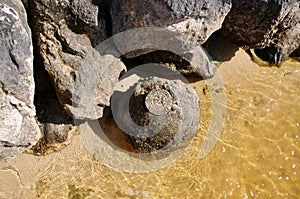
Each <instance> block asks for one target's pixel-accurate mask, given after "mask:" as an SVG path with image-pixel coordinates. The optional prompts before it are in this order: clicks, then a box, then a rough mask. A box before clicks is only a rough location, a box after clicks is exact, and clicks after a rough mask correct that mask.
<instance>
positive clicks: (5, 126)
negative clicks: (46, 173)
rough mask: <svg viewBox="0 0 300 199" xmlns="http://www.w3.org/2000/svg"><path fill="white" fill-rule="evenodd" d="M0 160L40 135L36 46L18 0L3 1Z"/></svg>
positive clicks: (0, 11)
mask: <svg viewBox="0 0 300 199" xmlns="http://www.w3.org/2000/svg"><path fill="white" fill-rule="evenodd" d="M0 52H1V53H0V60H1V62H0V121H1V123H0V161H7V160H9V159H11V158H12V157H14V156H15V155H17V154H18V153H20V152H21V151H23V150H25V149H27V148H29V147H31V146H32V145H34V144H35V143H36V142H37V141H38V139H39V138H40V137H41V132H40V130H39V128H38V125H37V123H36V120H35V115H36V112H35V107H34V104H33V101H34V88H35V86H34V78H33V47H32V42H31V31H30V29H29V27H28V24H27V15H26V12H25V8H24V7H23V4H22V2H21V1H19V0H16V1H15V0H14V1H11V0H3V1H1V2H0Z"/></svg>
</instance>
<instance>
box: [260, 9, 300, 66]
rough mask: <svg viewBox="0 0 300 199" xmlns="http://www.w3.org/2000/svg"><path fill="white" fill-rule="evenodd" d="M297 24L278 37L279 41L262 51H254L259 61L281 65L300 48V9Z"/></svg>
mask: <svg viewBox="0 0 300 199" xmlns="http://www.w3.org/2000/svg"><path fill="white" fill-rule="evenodd" d="M298 15H299V20H298V21H299V23H298V24H297V25H296V26H294V27H291V29H289V30H288V31H286V32H284V33H283V34H282V35H281V36H280V38H281V39H280V40H278V41H276V43H272V44H271V45H270V46H268V47H266V48H263V49H255V53H256V55H257V56H259V57H260V58H261V59H263V60H265V61H268V62H270V63H272V64H279V63H282V62H283V61H284V60H285V59H286V58H287V57H288V56H290V55H292V53H293V52H294V51H295V52H296V50H297V49H298V48H299V47H300V9H299V14H298Z"/></svg>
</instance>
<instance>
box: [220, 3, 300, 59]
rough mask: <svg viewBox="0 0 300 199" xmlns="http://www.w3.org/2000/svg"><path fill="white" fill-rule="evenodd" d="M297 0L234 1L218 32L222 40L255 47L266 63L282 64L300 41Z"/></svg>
mask: <svg viewBox="0 0 300 199" xmlns="http://www.w3.org/2000/svg"><path fill="white" fill-rule="evenodd" d="M299 25H300V2H299V1H298V0H288V1H283V0H276V1H265V0H259V1H256V0H244V1H239V0H233V1H232V9H231V11H230V12H229V14H228V15H227V17H226V19H225V21H224V23H223V25H222V29H221V33H222V35H223V37H225V38H226V39H228V40H229V41H231V42H232V43H235V44H237V45H239V46H249V47H250V48H256V51H257V54H258V55H261V56H262V58H263V59H265V61H269V62H271V63H275V64H277V63H280V62H282V61H284V59H285V58H286V57H288V56H289V55H290V54H291V53H292V52H293V51H294V50H296V49H297V48H298V47H299V42H300V28H299Z"/></svg>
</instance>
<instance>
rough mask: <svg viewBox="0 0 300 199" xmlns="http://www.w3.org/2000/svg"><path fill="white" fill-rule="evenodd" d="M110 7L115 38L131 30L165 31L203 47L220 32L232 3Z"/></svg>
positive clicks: (130, 2) (181, 0) (131, 0)
mask: <svg viewBox="0 0 300 199" xmlns="http://www.w3.org/2000/svg"><path fill="white" fill-rule="evenodd" d="M110 7H111V16H112V24H113V33H114V34H116V33H119V32H122V31H125V30H129V29H132V28H140V27H147V26H155V27H166V28H168V29H169V30H171V31H176V32H181V33H186V34H189V35H190V37H191V39H193V40H196V41H198V42H199V43H200V44H202V43H204V42H205V41H206V40H207V39H208V37H209V36H210V35H211V34H212V33H213V32H215V31H216V30H218V29H220V28H221V25H222V23H223V21H224V19H225V16H226V15H227V13H228V12H229V10H230V7H231V1H230V0H213V1H197V0H164V1H162V0H155V1H146V0H142V1H141V0H113V1H111V5H110Z"/></svg>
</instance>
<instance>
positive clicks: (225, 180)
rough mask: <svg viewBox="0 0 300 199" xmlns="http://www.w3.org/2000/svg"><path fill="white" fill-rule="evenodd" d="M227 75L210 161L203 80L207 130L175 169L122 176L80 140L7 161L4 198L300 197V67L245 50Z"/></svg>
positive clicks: (205, 115) (1, 187) (0, 174)
mask: <svg viewBox="0 0 300 199" xmlns="http://www.w3.org/2000/svg"><path fill="white" fill-rule="evenodd" d="M219 72H220V73H221V75H222V78H223V82H224V84H225V88H226V98H227V99H226V100H227V102H226V121H225V126H224V131H223V133H222V135H221V137H220V140H219V142H218V144H217V145H216V146H215V148H214V149H213V150H212V151H211V153H210V154H209V155H208V156H207V157H205V158H204V159H200V158H199V156H198V154H199V148H200V146H201V144H202V143H203V140H204V138H205V134H206V132H207V129H208V126H209V124H210V116H211V112H210V99H209V95H208V94H207V92H203V91H205V90H206V89H205V82H197V83H192V84H191V86H192V87H193V88H194V89H195V90H196V91H197V93H198V96H199V99H200V101H201V111H202V112H201V122H200V125H199V131H198V133H197V136H196V137H195V138H194V139H193V141H192V143H191V145H190V147H189V148H188V150H187V152H186V153H185V154H184V156H183V157H181V158H180V159H179V160H177V161H176V162H175V163H174V164H172V165H171V166H169V167H166V168H164V169H161V170H158V171H155V172H151V173H146V174H129V173H121V172H118V171H115V170H113V169H110V168H108V167H106V166H104V165H103V164H101V163H100V162H97V161H96V160H94V158H93V157H92V156H91V155H90V154H89V153H88V152H87V150H86V149H85V148H84V146H83V145H82V143H81V140H80V138H79V136H78V135H77V136H75V137H74V138H73V140H72V142H71V144H70V145H68V146H67V147H66V148H64V149H63V150H61V151H59V152H56V153H52V154H50V155H47V156H41V157H37V156H33V155H30V154H21V155H19V156H18V157H16V158H15V159H14V160H12V161H11V162H9V163H5V164H4V163H0V198H1V199H2V198H3V199H10V198H30V199H33V198H55V199H57V198H298V197H299V196H300V144H299V142H300V103H299V102H300V63H299V62H292V61H287V62H286V63H284V64H283V65H282V67H281V68H264V67H259V66H258V65H256V64H255V63H253V62H252V61H251V60H250V58H249V56H248V55H247V54H246V53H245V52H244V51H242V50H239V51H238V52H236V55H235V56H234V57H233V58H232V59H231V60H230V61H228V62H224V63H223V64H222V65H221V67H220V69H219Z"/></svg>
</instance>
